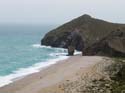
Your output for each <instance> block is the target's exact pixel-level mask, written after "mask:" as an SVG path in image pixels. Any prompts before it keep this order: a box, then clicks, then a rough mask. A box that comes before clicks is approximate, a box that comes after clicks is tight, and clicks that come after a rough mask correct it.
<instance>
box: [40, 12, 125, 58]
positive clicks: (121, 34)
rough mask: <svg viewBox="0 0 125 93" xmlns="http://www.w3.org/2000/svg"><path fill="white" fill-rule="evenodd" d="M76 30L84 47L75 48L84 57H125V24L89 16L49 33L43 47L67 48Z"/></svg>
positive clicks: (79, 18) (81, 17) (43, 40)
mask: <svg viewBox="0 0 125 93" xmlns="http://www.w3.org/2000/svg"><path fill="white" fill-rule="evenodd" d="M74 29H78V30H80V34H81V35H82V39H83V41H84V42H83V43H84V47H82V48H81V46H80V44H78V45H77V46H76V47H75V48H76V49H77V50H80V51H83V52H84V55H106V56H125V24H117V23H111V22H106V21H103V20H100V19H95V18H93V17H91V16H89V15H86V14H85V15H83V16H80V17H78V18H76V19H74V20H72V21H70V22H68V23H66V24H64V25H62V26H60V27H58V28H56V29H54V30H52V31H50V32H49V33H47V34H46V35H45V37H44V38H43V39H42V40H41V44H42V45H47V46H52V47H62V48H67V46H68V44H67V42H66V41H67V38H68V36H69V35H70V33H71V32H72V31H74Z"/></svg>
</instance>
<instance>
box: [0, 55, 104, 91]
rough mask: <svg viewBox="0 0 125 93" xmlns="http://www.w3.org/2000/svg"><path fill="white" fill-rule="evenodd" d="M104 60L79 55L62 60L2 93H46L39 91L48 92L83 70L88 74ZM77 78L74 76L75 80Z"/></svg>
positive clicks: (20, 80) (14, 83) (16, 82)
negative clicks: (90, 69) (50, 88)
mask: <svg viewBox="0 0 125 93" xmlns="http://www.w3.org/2000/svg"><path fill="white" fill-rule="evenodd" d="M102 60H103V58H102V57H98V56H93V57H89V56H82V57H81V56H80V55H77V56H73V57H69V58H68V59H65V60H61V61H59V62H57V63H56V64H54V65H51V66H49V67H47V68H44V69H43V70H40V72H37V73H33V74H30V75H28V76H25V77H24V78H22V79H19V80H17V81H15V82H13V83H11V84H9V85H6V86H4V87H1V88H0V93H10V92H12V93H44V92H43V91H42V92H39V91H41V89H42V90H44V89H45V90H46V88H48V87H52V86H55V85H56V84H57V85H58V84H59V83H60V82H64V81H66V80H68V79H71V77H72V76H74V75H76V73H77V72H78V73H79V70H80V69H81V68H82V69H83V70H84V71H83V72H86V71H88V70H89V68H91V67H92V66H94V65H95V64H97V63H98V62H100V61H102ZM76 61H77V62H76ZM86 61H87V62H86ZM80 73H81V72H80ZM76 77H77V76H74V79H75V78H76ZM34 88H36V89H34ZM47 90H48V89H47ZM48 91H51V90H48ZM45 93H49V92H45ZM52 93H53V92H52Z"/></svg>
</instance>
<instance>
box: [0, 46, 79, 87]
mask: <svg viewBox="0 0 125 93" xmlns="http://www.w3.org/2000/svg"><path fill="white" fill-rule="evenodd" d="M32 46H33V47H35V48H52V47H50V46H41V45H40V44H34V45H32ZM55 49H56V50H57V51H58V50H59V51H62V52H58V53H51V54H50V56H58V57H57V58H56V59H49V60H48V61H47V62H39V63H36V64H34V65H33V66H30V67H28V68H20V69H18V70H17V71H14V72H13V73H12V74H10V75H7V76H0V87H3V86H5V85H8V84H10V83H13V82H14V81H15V80H18V79H20V78H22V77H24V76H27V75H29V74H32V73H36V72H39V71H40V70H42V69H43V68H46V67H48V66H50V65H53V64H55V63H57V62H59V60H64V59H67V58H68V56H65V55H66V54H67V53H65V52H66V51H67V50H66V49H62V48H55ZM75 54H80V52H78V51H76V52H75Z"/></svg>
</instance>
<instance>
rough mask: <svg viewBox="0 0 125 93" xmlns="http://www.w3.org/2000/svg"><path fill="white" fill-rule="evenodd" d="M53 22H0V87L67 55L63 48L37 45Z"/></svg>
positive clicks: (51, 27)
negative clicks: (38, 23)
mask: <svg viewBox="0 0 125 93" xmlns="http://www.w3.org/2000/svg"><path fill="white" fill-rule="evenodd" d="M55 27H56V26H48V25H10V24H9V25H7V24H6V25H0V87H1V86H4V85H6V84H9V83H12V82H13V80H14V79H17V78H20V77H22V76H26V75H28V74H31V73H34V72H38V71H39V69H41V68H43V67H47V66H49V65H52V64H54V63H56V61H58V60H62V59H65V58H67V56H66V54H67V50H65V49H60V48H51V47H46V46H41V45H40V40H41V38H42V37H43V36H44V35H45V33H47V32H48V31H50V30H51V29H53V28H55Z"/></svg>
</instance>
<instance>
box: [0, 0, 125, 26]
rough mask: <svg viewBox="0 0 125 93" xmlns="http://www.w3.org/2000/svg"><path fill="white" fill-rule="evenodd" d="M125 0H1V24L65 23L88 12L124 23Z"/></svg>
mask: <svg viewBox="0 0 125 93" xmlns="http://www.w3.org/2000/svg"><path fill="white" fill-rule="evenodd" d="M124 9H125V0H0V23H34V24H62V23H65V22H67V21H70V20H71V19H73V18H75V17H78V16H81V15H83V14H89V15H91V16H93V17H96V18H100V19H104V20H108V21H112V22H119V23H120V22H121V23H125V10H124Z"/></svg>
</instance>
